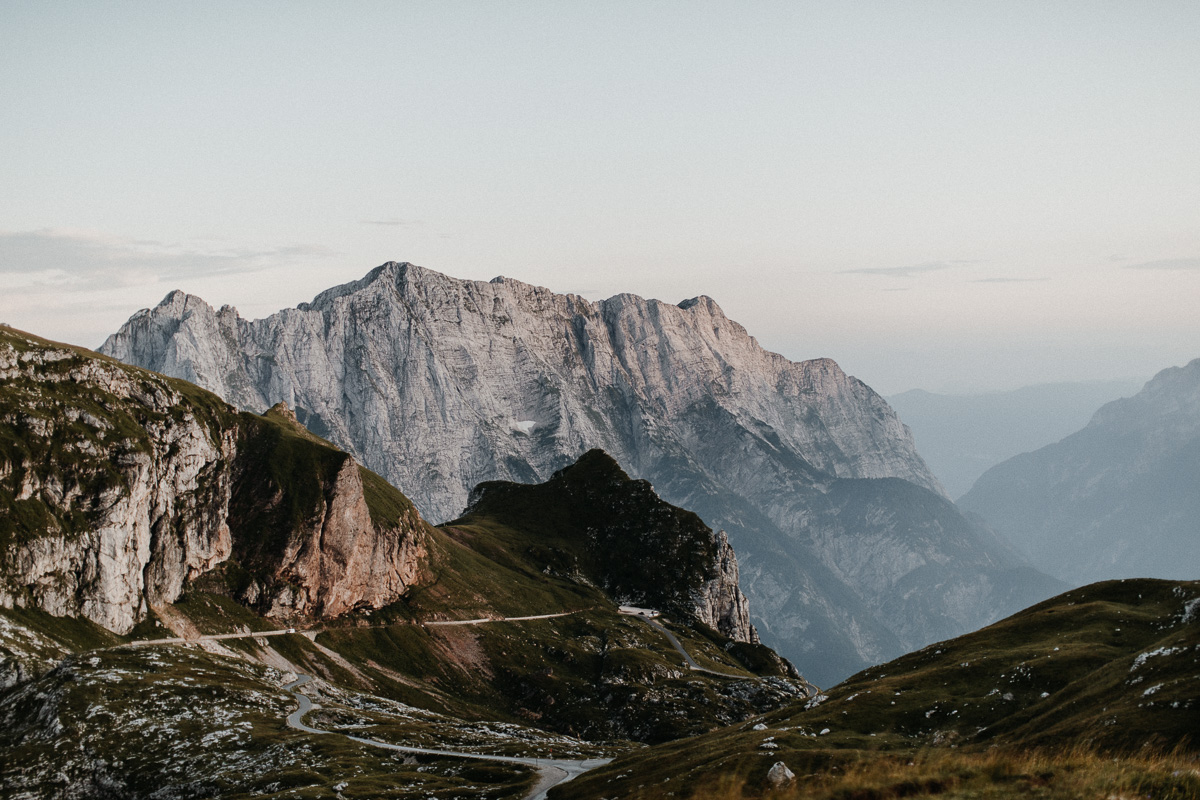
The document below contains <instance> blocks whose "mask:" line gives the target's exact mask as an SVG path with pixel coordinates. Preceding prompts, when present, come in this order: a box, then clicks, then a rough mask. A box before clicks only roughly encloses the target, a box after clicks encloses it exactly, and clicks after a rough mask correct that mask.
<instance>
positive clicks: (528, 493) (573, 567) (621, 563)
mask: <svg viewBox="0 0 1200 800" xmlns="http://www.w3.org/2000/svg"><path fill="white" fill-rule="evenodd" d="M482 520H488V521H491V522H493V523H494V522H499V523H501V524H504V525H508V526H511V527H513V528H517V529H524V530H529V531H533V532H539V531H546V532H547V534H548V535H547V538H549V537H550V536H552V537H553V540H554V542H555V546H554V547H553V548H550V549H548V550H546V551H545V552H544V554H542V555H541V556H540V557H542V558H544V559H545V560H546V561H547V562H548V563H547V565H546V570H547V571H548V572H550V573H555V572H563V573H566V574H568V575H570V576H571V577H573V578H575V579H576V580H580V581H582V582H585V583H590V584H594V585H597V586H600V587H601V588H602V589H604V591H605V592H606V593H607V594H608V595H609V596H610V597H612V598H614V599H615V600H616V601H617V602H618V603H627V604H631V605H636V606H642V607H649V608H655V609H659V610H662V611H666V612H669V613H675V614H681V615H683V616H685V617H687V618H689V619H691V620H693V621H697V622H701V623H703V624H705V625H707V626H708V627H710V628H712V629H713V630H716V631H720V632H721V633H723V634H725V635H726V636H728V637H729V638H730V639H732V640H734V641H735V642H748V643H758V633H757V631H755V630H754V626H753V625H751V624H750V616H749V610H748V604H747V601H746V596H745V595H744V594H742V590H741V588H740V587H739V585H738V564H737V557H736V556H735V555H734V553H733V548H732V547H730V546H729V539H728V537H726V535H725V532H724V531H718V532H716V533H714V532H713V531H712V529H711V528H709V527H708V526H707V525H705V524H704V522H703V521H702V520H701V519H700V518H699V517H698V516H696V515H695V514H694V513H692V512H691V511H686V510H684V509H682V508H677V507H676V506H673V505H671V504H670V503H667V502H664V501H663V500H662V499H661V498H659V496H658V495H657V494H655V492H654V489H653V487H652V486H651V485H650V484H649V483H648V482H646V481H638V480H633V479H631V478H630V477H629V476H628V475H627V474H626V473H625V471H624V470H622V469H621V467H620V466H619V465H618V464H617V462H616V461H614V460H613V458H612V457H611V456H609V455H608V454H607V453H605V452H604V451H603V450H598V449H597V450H590V451H588V452H587V453H584V454H583V456H581V457H580V459H579V460H578V461H577V462H576V463H574V464H572V465H571V466H569V467H565V468H563V469H561V470H559V471H558V472H556V473H555V474H554V475H553V476H552V477H551V478H550V480H548V481H546V482H545V483H540V484H534V485H528V484H518V483H512V482H509V481H489V482H487V483H483V484H480V485H479V486H477V487H475V490H474V491H473V492H472V493H471V504H470V506H468V508H467V510H466V512H465V514H464V516H463V517H462V518H461V519H459V520H456V521H454V522H452V523H449V524H450V525H451V526H453V525H459V524H475V525H478V524H480V522H481V521H482Z"/></svg>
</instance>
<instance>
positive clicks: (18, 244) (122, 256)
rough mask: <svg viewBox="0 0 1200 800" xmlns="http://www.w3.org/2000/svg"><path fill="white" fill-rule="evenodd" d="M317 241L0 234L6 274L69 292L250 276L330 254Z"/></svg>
mask: <svg viewBox="0 0 1200 800" xmlns="http://www.w3.org/2000/svg"><path fill="white" fill-rule="evenodd" d="M332 255H334V252H333V251H332V250H330V249H328V248H326V247H322V246H320V245H312V244H291V245H284V246H281V247H274V248H268V249H264V250H254V249H250V248H218V249H199V248H195V247H187V246H183V245H178V244H165V243H163V242H156V241H152V240H146V239H120V238H116V237H110V236H104V235H102V234H96V233H76V232H68V231H59V230H49V229H47V230H39V231H18V232H7V233H3V232H0V275H5V276H6V277H7V278H9V279H10V280H12V281H13V282H15V283H17V284H19V285H24V286H55V287H58V288H61V289H63V290H65V291H87V290H93V289H107V288H113V287H114V286H132V285H137V284H141V283H146V282H151V281H158V280H166V281H171V280H181V279H185V278H194V277H211V276H217V275H231V274H248V273H254V272H260V271H263V270H266V269H270V268H272V267H277V266H280V263H279V262H280V261H294V260H308V259H314V258H327V257H329V256H332Z"/></svg>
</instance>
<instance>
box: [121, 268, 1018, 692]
mask: <svg viewBox="0 0 1200 800" xmlns="http://www.w3.org/2000/svg"><path fill="white" fill-rule="evenodd" d="M102 351H103V352H105V353H108V354H109V355H112V356H115V357H116V358H119V359H121V360H123V361H127V362H129V363H134V364H138V365H141V366H145V367H149V368H151V369H155V370H159V371H162V372H165V373H167V374H170V375H175V376H178V377H183V378H186V379H188V380H192V381H195V382H197V383H199V384H200V385H202V386H205V387H206V388H209V389H211V390H213V391H215V392H217V393H218V394H220V395H222V396H223V397H225V398H226V399H228V400H229V401H230V402H233V403H235V404H236V405H238V406H241V407H243V408H247V409H252V410H262V409H264V408H267V407H268V406H271V405H273V404H274V403H277V402H280V401H284V402H286V403H288V404H289V405H290V406H291V407H293V408H295V409H296V413H297V416H298V417H299V419H300V420H301V421H302V422H303V423H304V424H305V425H307V426H308V427H309V428H310V429H311V430H313V431H315V432H317V433H319V434H320V435H322V436H325V437H327V438H329V439H330V440H332V441H334V442H335V443H336V444H338V445H339V446H341V447H344V448H346V449H347V450H349V451H350V452H352V453H354V454H355V455H356V456H357V457H358V458H359V459H360V460H361V461H362V462H363V463H364V464H366V465H367V466H369V467H370V468H372V469H374V470H376V471H377V472H380V473H381V474H383V475H384V476H385V477H387V478H388V479H389V480H390V481H392V482H393V483H394V484H396V485H397V486H398V487H399V488H400V489H401V490H403V491H404V492H405V493H406V494H407V495H409V496H410V497H411V498H412V499H413V501H414V502H415V503H416V504H417V507H418V508H420V509H421V510H422V513H424V514H425V515H427V516H428V517H430V518H432V519H438V520H445V519H450V518H452V517H454V516H456V515H457V514H458V513H459V512H461V510H462V509H463V508H464V507H465V505H466V502H467V498H468V494H469V492H470V489H471V488H472V487H473V486H475V485H476V484H477V483H479V482H481V481H485V480H497V479H503V480H515V481H525V482H537V481H544V480H546V479H548V478H549V477H550V476H551V475H552V474H553V473H554V472H555V471H556V470H558V469H561V468H562V467H564V466H566V465H567V464H570V463H572V462H573V461H574V460H575V459H577V458H578V457H579V456H580V455H581V454H583V453H584V452H586V451H587V450H589V449H591V448H596V447H598V448H602V449H604V450H605V451H606V452H608V453H609V454H611V455H612V456H613V457H614V458H615V459H616V460H617V461H618V462H619V463H620V464H621V466H622V467H624V468H625V469H626V470H627V471H628V472H629V473H630V474H631V475H633V476H634V477H636V478H644V479H648V480H650V481H651V482H652V483H653V484H654V486H655V489H656V490H657V491H658V492H659V494H661V495H662V497H663V498H664V499H666V500H668V501H669V502H671V503H674V504H676V505H679V506H682V507H684V508H690V509H693V510H695V511H697V512H698V513H699V514H700V515H701V517H702V518H703V519H704V520H705V522H707V523H708V524H709V525H711V526H712V527H713V528H723V529H725V530H726V531H728V534H729V538H730V541H731V542H732V544H733V547H734V549H735V550H736V551H737V553H738V559H739V562H740V564H741V581H742V586H743V588H744V589H745V590H746V594H747V595H748V596H749V598H750V612H751V615H752V618H753V621H754V622H755V624H756V625H757V626H758V628H759V631H760V633H761V634H762V637H763V640H764V642H766V643H768V644H771V645H773V646H775V647H776V648H777V649H779V650H780V651H781V652H782V653H783V654H784V655H786V656H788V657H789V658H792V659H793V660H794V661H796V662H797V665H798V666H800V668H801V671H803V672H805V674H807V675H809V676H810V677H812V676H818V677H817V679H818V680H820V678H821V677H824V678H825V679H826V680H829V679H832V678H835V677H841V676H844V675H846V674H849V673H850V672H853V671H854V670H856V669H858V668H860V667H861V666H863V665H865V664H867V663H871V662H874V661H878V660H881V659H883V658H886V657H889V656H891V655H895V654H897V653H899V652H902V651H903V650H904V649H906V648H908V647H914V646H917V645H920V644H924V643H925V642H926V641H928V640H929V637H930V636H933V637H935V638H942V637H943V636H948V635H953V634H955V633H959V632H962V631H964V630H967V629H969V627H973V626H975V625H977V624H982V623H983V622H987V621H990V620H991V619H994V618H996V617H997V616H999V615H1000V614H1002V613H1004V612H1005V611H1007V610H1015V609H1016V608H1017V607H1019V606H1010V605H1009V604H1008V603H1007V602H1005V603H998V602H997V600H996V592H997V591H1000V592H1006V591H1008V588H1009V587H1008V582H1007V581H1006V579H1004V578H1003V577H1001V576H999V575H992V574H991V572H989V571H991V570H995V569H1007V568H1008V567H1009V566H1011V565H1012V563H1013V562H1014V557H1013V556H1012V554H1011V553H1009V552H1007V551H1004V548H1002V547H1000V546H999V545H996V544H995V543H994V542H992V540H991V539H990V537H989V536H988V535H987V533H986V532H983V531H981V530H979V529H978V528H977V527H975V526H974V525H972V524H971V523H968V522H967V521H966V520H964V519H963V518H962V517H961V515H958V514H957V512H955V511H954V509H953V506H952V505H950V504H949V503H948V501H947V500H946V498H945V496H944V493H943V492H942V489H941V487H940V486H939V484H938V482H937V480H936V479H935V478H934V477H933V475H932V474H931V473H930V471H929V469H928V468H927V467H926V466H925V463H924V462H923V461H922V460H921V458H920V456H919V455H918V454H917V452H916V449H915V447H914V445H913V441H912V437H911V436H910V435H909V433H908V430H907V429H906V428H905V426H904V425H903V424H902V423H901V422H900V421H899V419H898V418H897V417H896V415H895V414H894V413H893V412H892V410H891V409H890V408H889V407H888V405H887V403H886V402H885V401H884V400H883V399H882V398H881V397H880V396H879V395H878V394H876V393H875V392H874V391H873V390H871V389H870V387H868V386H867V385H866V384H864V383H862V382H861V381H859V380H857V379H855V378H853V377H850V376H847V375H846V374H845V373H843V372H842V370H841V369H840V368H839V367H838V366H837V364H835V363H834V362H833V361H831V360H829V359H816V360H812V361H804V362H793V361H790V360H788V359H787V358H784V357H783V356H780V355H778V354H775V353H770V352H768V351H766V350H764V349H763V348H762V347H760V346H759V345H758V343H757V342H756V341H755V340H754V338H753V337H751V336H750V335H749V334H748V333H747V332H746V330H745V328H743V327H742V326H741V325H739V324H738V323H736V322H734V321H732V320H730V319H728V318H727V317H726V316H725V315H724V313H723V312H722V311H721V309H720V308H719V307H718V306H717V304H716V303H715V302H714V301H713V300H712V299H710V298H708V297H698V298H694V299H691V300H686V301H684V302H682V303H679V304H678V305H672V304H669V303H663V302H660V301H657V300H646V299H643V298H640V297H636V296H633V295H628V294H624V295H617V296H615V297H612V298H609V299H608V300H603V301H599V302H590V301H588V300H586V299H584V298H581V297H578V296H576V295H570V294H567V295H562V294H555V293H553V292H551V291H549V290H548V289H544V288H541V287H536V286H531V285H528V284H525V283H521V282H520V281H515V280H511V279H508V278H495V279H493V280H492V281H489V282H486V283H485V282H480V281H465V280H458V279H455V278H451V277H448V276H445V275H441V274H439V273H436V272H432V271H430V270H427V269H423V268H421V267H417V266H414V265H411V264H397V263H388V264H384V265H383V266H381V267H378V268H376V269H374V270H372V271H371V272H370V273H369V274H368V275H367V276H366V277H365V278H363V279H362V280H360V281H356V282H353V283H348V284H345V285H343V286H338V287H335V288H333V289H330V290H328V291H326V292H324V293H322V294H320V295H318V296H317V297H316V298H315V299H314V300H313V302H312V303H305V304H301V305H300V306H299V307H297V308H293V309H285V310H283V311H280V312H279V313H277V314H274V315H272V316H270V317H267V318H265V319H261V320H252V321H251V320H244V319H242V318H241V317H239V316H238V314H237V312H236V310H234V309H233V308H231V307H228V306H226V307H224V308H222V309H220V310H219V311H215V310H213V308H212V307H211V306H209V305H208V304H206V303H205V302H204V301H202V300H200V299H199V298H196V297H192V296H189V295H186V294H183V293H182V292H173V293H171V294H170V295H168V296H167V297H166V298H165V299H164V300H163V302H162V303H161V304H159V306H157V307H156V308H154V309H152V310H146V311H142V312H139V313H138V314H136V315H135V316H134V317H132V318H131V319H130V320H129V322H127V323H126V324H125V325H124V326H123V327H122V328H121V330H120V331H119V332H117V333H116V334H114V335H113V336H111V337H110V338H109V339H108V341H107V342H106V343H105V344H104V346H103V348H102ZM887 478H894V479H899V480H901V481H904V482H906V484H908V485H910V486H911V487H912V488H913V489H914V490H915V492H916V494H915V495H914V496H913V497H909V498H907V499H906V500H905V503H906V505H905V507H904V508H903V509H898V510H893V512H894V513H892V512H888V511H886V510H885V511H884V516H885V517H887V519H886V520H881V519H880V518H878V517H877V516H876V517H871V518H870V520H869V522H870V526H871V528H870V529H871V530H872V531H874V533H873V534H872V536H874V537H875V538H873V539H872V540H871V542H872V543H871V544H870V545H869V546H868V545H863V546H860V545H859V544H856V542H857V541H858V540H859V538H860V534H861V531H860V530H859V529H856V528H855V527H854V526H855V525H857V524H858V521H857V520H852V521H848V522H842V521H840V519H839V515H840V514H841V512H840V510H839V505H838V503H839V502H840V501H836V500H831V499H830V496H829V493H830V491H831V489H833V488H834V487H835V486H838V485H841V494H842V495H845V496H848V495H854V496H856V497H860V499H861V500H862V501H863V502H866V500H868V499H869V498H871V497H877V496H880V495H879V487H880V484H878V483H876V481H877V480H878V479H887ZM846 481H850V482H861V483H854V484H852V485H853V487H854V488H853V489H851V488H850V486H851V485H850V484H845V483H842V482H846ZM859 505H862V504H861V503H860V504H859ZM857 507H858V506H856V508H857ZM947 508H948V509H949V510H947ZM943 512H944V513H947V514H949V515H950V518H953V519H954V520H955V521H954V524H953V525H951V526H950V528H949V529H948V528H947V526H946V525H945V524H943V523H941V522H938V523H936V524H935V523H933V522H931V521H930V520H931V519H934V518H937V519H940V516H939V515H941V514H943ZM853 516H854V515H853V514H850V515H847V519H848V520H850V519H851V518H853ZM914 530H918V531H921V533H920V535H919V536H917V535H914V534H913V531H914ZM939 536H940V537H941V539H942V540H944V541H942V542H940V543H939V538H938V537H939ZM964 537H965V539H966V545H965V546H959V545H960V544H962V540H963V539H964ZM910 539H915V540H916V541H915V543H910ZM884 542H886V545H885V544H884ZM855 553H857V554H858V556H857V557H861V561H862V562H863V563H865V564H868V565H869V568H864V569H865V571H866V572H869V573H870V575H871V580H870V581H869V582H868V583H867V584H864V585H862V586H859V585H854V584H853V583H852V582H851V580H852V575H853V574H854V573H856V572H862V571H864V569H860V568H859V567H846V563H847V562H848V561H849V562H854V561H855V558H856V555H855ZM981 553H982V555H981ZM964 554H965V555H964ZM961 558H966V559H967V561H966V562H965V563H963V562H962V561H961ZM926 565H932V566H934V567H936V570H935V571H936V572H937V574H938V575H939V576H942V574H943V573H946V574H952V575H953V581H950V582H949V583H948V582H947V581H945V580H941V579H940V577H939V582H937V583H933V584H927V583H926V582H925V581H923V580H921V579H920V578H919V576H920V575H921V574H923V573H922V572H921V571H920V570H921V569H922V567H924V566H926ZM998 565H1001V566H998ZM926 572H929V570H926ZM984 573H987V575H988V576H989V577H988V580H987V581H986V585H987V586H986V588H983V589H975V590H967V589H965V588H963V586H962V585H961V584H967V583H972V582H977V581H976V577H977V576H979V575H981V574H984ZM914 574H915V575H916V576H917V577H912V576H914ZM906 578H912V579H911V580H910V581H909V582H908V583H906V582H905V579H906ZM909 584H913V585H909ZM951 584H954V585H955V588H952V586H951ZM997 587H999V588H997ZM1018 594H1020V595H1021V599H1020V600H1018V601H1017V602H1022V603H1023V602H1024V600H1025V599H1028V597H1027V596H1028V593H1021V592H1018ZM1033 594H1038V592H1037V591H1035V592H1034V593H1033ZM1033 599H1040V597H1036V598H1033ZM909 610H911V611H912V612H913V613H912V614H909V613H908V611H909ZM917 613H919V614H921V615H922V616H924V617H929V618H930V620H931V621H930V622H928V623H923V622H921V621H919V620H918V621H916V622H913V621H912V618H913V616H914V615H915V614H917ZM931 614H932V615H934V616H933V617H930V615H931Z"/></svg>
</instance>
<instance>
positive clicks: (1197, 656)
mask: <svg viewBox="0 0 1200 800" xmlns="http://www.w3.org/2000/svg"><path fill="white" fill-rule="evenodd" d="M1198 733H1200V582H1185V583H1179V582H1170V581H1155V580H1128V581H1111V582H1107V583H1099V584H1094V585H1092V586H1087V587H1084V588H1081V589H1077V590H1074V591H1071V592H1068V593H1066V594H1063V595H1060V596H1058V597H1055V598H1053V599H1051V600H1048V601H1046V602H1044V603H1040V604H1038V605H1036V606H1034V607H1032V608H1029V609H1027V610H1025V611H1022V612H1020V613H1018V614H1016V615H1014V616H1012V617H1009V618H1007V619H1005V620H1002V621H1000V622H998V623H996V624H994V625H991V626H989V627H987V628H984V629H983V630H980V631H977V632H975V633H972V634H968V635H966V636H962V637H959V638H957V639H952V640H949V641H946V642H940V643H938V644H935V645H931V646H929V647H927V648H925V649H923V650H921V651H918V652H916V653H912V654H909V655H907V656H904V657H902V658H899V659H896V660H895V661H892V662H889V663H887V664H883V665H881V666H878V667H873V668H871V669H868V670H865V671H863V672H861V673H859V674H857V675H855V676H853V677H852V678H850V679H849V680H847V681H845V682H844V683H842V684H839V685H838V686H836V687H834V688H833V689H831V690H829V691H827V692H826V693H825V694H824V695H822V696H820V697H817V698H813V699H812V700H810V701H807V702H804V703H797V704H795V705H792V706H790V707H788V708H786V709H782V710H779V711H776V712H772V713H769V714H766V715H764V716H762V717H760V718H756V719H753V720H748V721H747V722H745V723H741V724H739V725H736V726H733V727H730V728H726V729H723V730H721V731H717V732H715V733H711V734H707V735H703V736H699V737H696V738H694V739H689V740H686V741H679V742H672V743H668V744H664V745H660V746H657V747H652V748H648V749H644V750H641V751H638V752H634V753H630V754H627V755H625V756H623V757H621V758H619V759H617V760H616V761H614V762H613V763H612V764H611V765H609V766H608V767H606V768H604V769H602V770H597V771H595V772H593V773H589V774H588V775H585V776H583V777H581V778H580V779H579V780H578V781H577V782H574V783H571V784H567V785H564V786H562V787H560V788H559V789H556V790H555V793H554V794H553V795H552V797H555V798H561V799H563V800H565V799H566V798H580V799H581V800H582V798H599V797H633V798H651V797H668V796H670V797H678V798H688V797H696V798H718V797H742V796H759V795H770V796H772V797H776V796H778V797H797V798H800V797H822V798H847V799H849V798H863V799H864V800H868V799H870V798H889V797H914V796H934V795H939V796H945V797H1016V796H1040V797H1047V798H1057V797H1063V798H1066V797H1088V796H1097V797H1109V796H1111V797H1130V798H1132V797H1144V796H1152V797H1155V798H1159V797H1177V798H1194V797H1200V771H1198V770H1200V761H1198V760H1197V753H1198V751H1200V739H1197V734H1198ZM780 762H782V764H783V765H784V766H786V768H787V770H788V771H790V772H791V773H792V774H793V775H795V776H796V777H795V778H794V779H792V780H790V781H789V780H783V781H781V782H779V783H778V784H776V783H774V782H772V781H771V780H770V778H769V773H770V771H771V769H772V768H773V767H774V766H775V765H776V764H777V763H780ZM781 773H783V770H782V769H777V770H776V773H775V774H776V775H780V774H781ZM1096 787H1107V788H1104V789H1103V791H1100V790H1099V789H1097V788H1096ZM1097 792H1098V793H1097Z"/></svg>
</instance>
